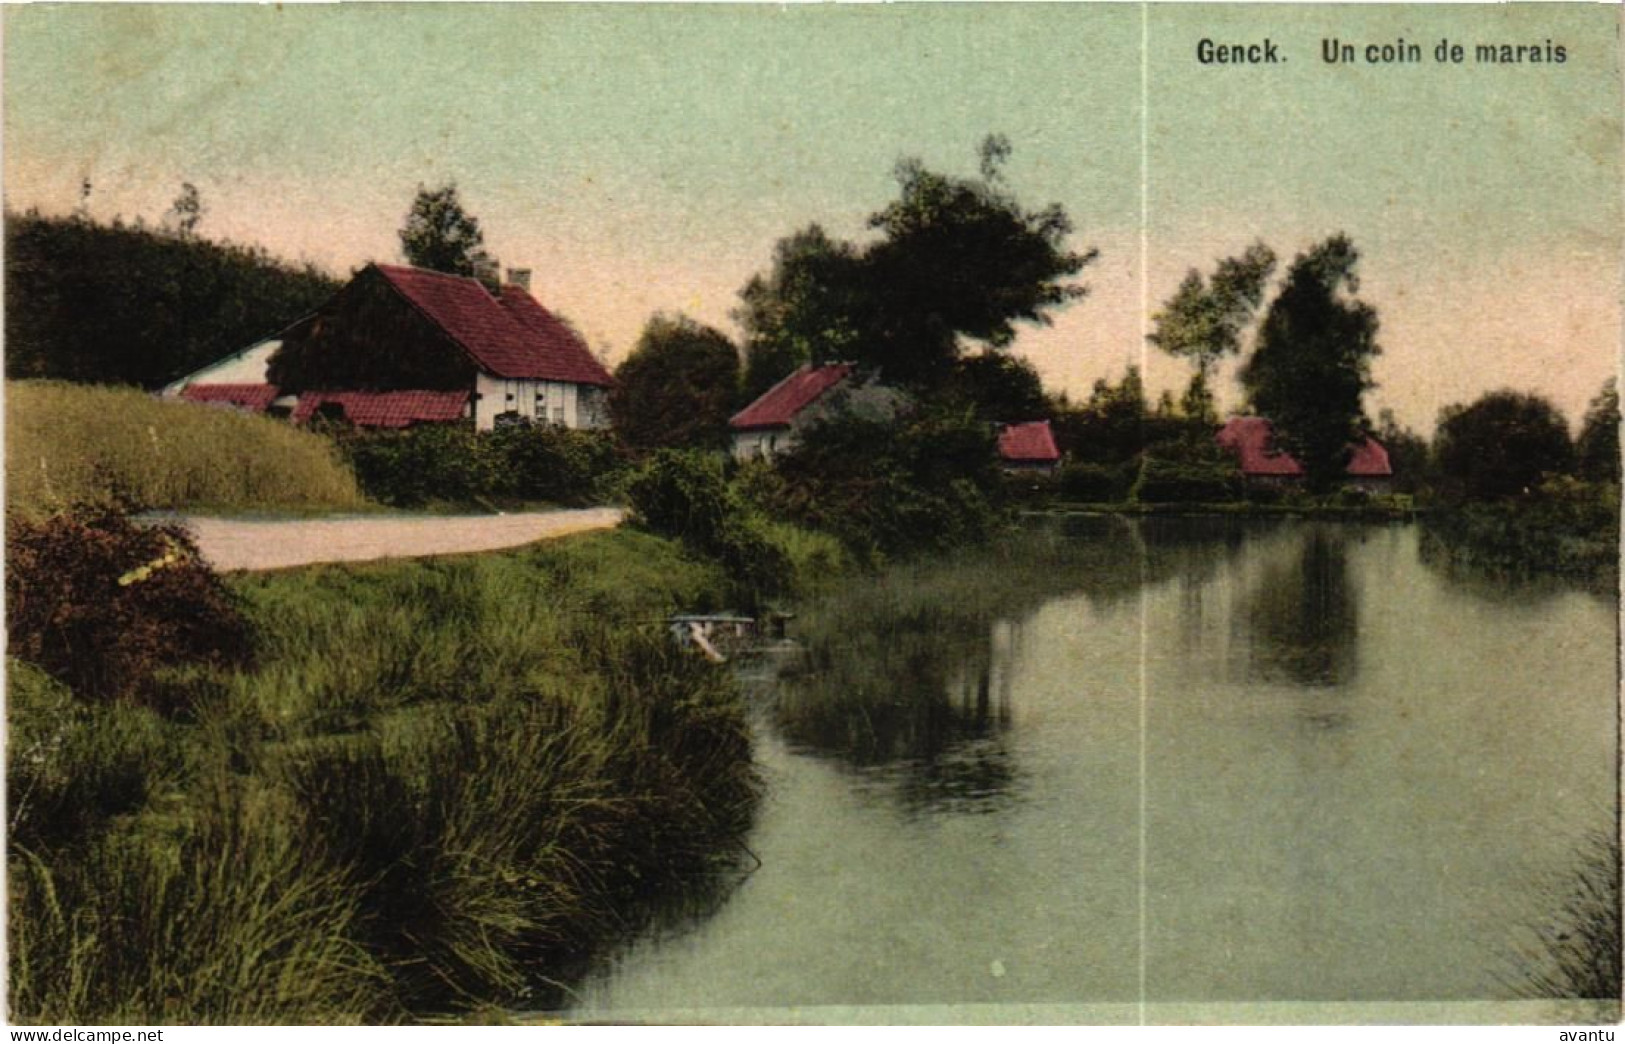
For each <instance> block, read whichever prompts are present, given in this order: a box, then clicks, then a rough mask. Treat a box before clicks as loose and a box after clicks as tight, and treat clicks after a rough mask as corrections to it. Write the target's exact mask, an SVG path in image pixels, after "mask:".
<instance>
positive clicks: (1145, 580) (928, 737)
mask: <svg viewBox="0 0 1625 1044" xmlns="http://www.w3.org/2000/svg"><path fill="white" fill-rule="evenodd" d="M1268 528H1269V526H1268V524H1266V525H1265V526H1262V527H1261V526H1260V525H1259V524H1258V523H1256V522H1248V521H1246V520H1241V519H1234V518H1213V519H1169V518H1144V519H1133V518H1127V517H1123V516H1111V517H1074V518H1069V519H1064V520H1060V521H1058V522H1055V521H1052V522H1050V523H1047V524H1041V525H1038V526H1035V527H1033V528H1032V529H1030V530H1029V531H1028V532H1027V533H1025V534H1023V536H1022V538H1021V539H1020V540H1019V541H1014V542H1012V543H1011V544H1010V545H1008V546H1006V547H1004V548H999V549H994V550H991V551H989V552H987V553H985V554H983V555H981V556H980V557H978V556H970V557H969V558H967V559H963V560H959V561H955V562H952V563H933V564H927V565H923V566H917V567H913V568H910V569H905V570H898V571H894V572H892V573H888V574H887V575H886V576H885V577H884V578H882V582H881V583H879V584H876V585H865V586H862V587H859V588H857V589H855V590H850V591H847V592H844V593H843V595H842V596H841V597H840V598H839V599H838V600H835V601H832V602H831V603H827V604H823V605H818V606H813V607H811V608H810V609H809V611H808V612H807V613H806V615H805V617H804V621H803V623H802V627H801V634H800V635H799V637H800V638H801V639H802V641H803V642H804V643H805V644H806V646H807V649H808V662H809V665H810V669H809V670H808V671H807V672H806V673H804V674H803V675H801V676H799V677H796V678H793V679H786V680H785V683H784V684H783V685H782V686H781V688H780V691H779V693H778V696H777V699H776V702H775V704H774V708H773V719H774V723H775V725H776V726H777V727H778V729H779V731H780V733H781V734H782V735H783V736H784V737H785V739H786V740H787V742H788V743H789V744H790V746H791V748H792V749H794V750H796V751H797V752H798V753H805V754H812V755H815V756H819V757H823V758H827V759H830V760H833V761H835V762H836V763H838V764H841V765H843V766H845V767H847V768H850V769H855V770H858V771H859V773H860V774H861V775H862V776H863V777H864V780H865V786H866V788H868V789H872V790H874V791H876V792H880V793H884V794H885V795H886V796H887V797H888V799H891V800H895V802H896V803H897V804H898V805H900V806H901V807H902V808H903V809H904V810H905V811H910V812H917V811H945V810H946V811H972V812H981V811H988V810H991V809H994V808H998V807H1002V806H1004V805H1006V804H1008V803H1009V801H1010V800H1011V799H1012V798H1014V797H1015V796H1016V795H1017V794H1018V793H1019V791H1020V786H1021V778H1022V771H1021V768H1020V765H1019V763H1018V760H1017V759H1016V757H1015V756H1014V755H1013V753H1012V750H1011V745H1010V743H1009V737H1008V733H1009V732H1010V730H1011V725H1012V720H1013V697H1012V678H1013V675H1014V672H1015V670H1016V667H1017V665H1018V664H1019V663H1021V662H1022V661H1023V659H1024V658H1026V659H1030V657H1031V651H1030V650H1028V651H1026V652H1025V653H1024V652H1023V650H1022V649H1021V645H1022V638H1023V634H1024V630H1023V621H1025V620H1027V619H1029V618H1030V617H1031V614H1032V613H1033V612H1034V611H1035V610H1036V609H1037V607H1039V606H1041V605H1043V604H1044V603H1046V602H1048V601H1050V600H1051V599H1053V598H1055V597H1057V596H1060V595H1082V596H1083V597H1084V598H1085V600H1086V601H1087V602H1088V603H1089V604H1090V605H1091V606H1093V607H1095V608H1097V609H1098V610H1099V611H1101V612H1111V611H1113V610H1114V608H1115V607H1118V606H1120V605H1121V604H1122V603H1124V602H1126V601H1129V600H1130V599H1133V598H1135V597H1137V595H1138V592H1140V591H1142V590H1143V589H1144V588H1145V587H1146V586H1147V585H1151V584H1157V583H1162V582H1167V581H1171V580H1174V579H1176V578H1177V580H1178V582H1179V583H1181V584H1183V585H1186V586H1188V587H1189V588H1191V589H1193V590H1195V589H1199V588H1201V587H1202V586H1203V585H1204V584H1206V583H1207V582H1208V581H1209V580H1211V578H1212V577H1213V576H1214V575H1215V574H1216V573H1217V572H1218V571H1219V570H1220V569H1221V568H1223V566H1224V563H1225V562H1227V561H1229V560H1230V559H1232V558H1233V557H1234V556H1235V555H1237V554H1238V553H1239V552H1240V551H1241V549H1242V548H1243V547H1244V546H1245V545H1246V542H1247V539H1248V535H1249V533H1256V532H1260V531H1263V530H1267V529H1268Z"/></svg>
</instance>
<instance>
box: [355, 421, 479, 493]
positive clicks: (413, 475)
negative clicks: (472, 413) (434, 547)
mask: <svg viewBox="0 0 1625 1044" xmlns="http://www.w3.org/2000/svg"><path fill="white" fill-rule="evenodd" d="M339 444H340V445H341V446H342V447H343V449H344V452H345V455H346V456H347V457H349V459H350V466H351V467H352V468H354V469H355V475H356V481H358V482H360V483H361V488H362V489H363V490H365V491H366V493H367V495H368V496H370V497H372V498H373V499H375V500H379V501H382V502H383V503H385V504H391V505H394V506H396V507H421V506H422V505H424V504H428V503H431V502H434V501H460V502H471V501H473V500H475V499H476V498H479V497H485V496H489V495H490V493H491V492H492V490H493V489H494V488H495V487H496V484H497V479H498V475H499V474H500V465H499V463H498V461H497V459H496V456H495V454H493V453H492V452H490V446H489V444H488V443H487V442H485V441H484V440H482V439H481V438H480V437H479V436H478V435H476V434H475V432H474V431H473V430H472V429H470V428H467V427H465V426H462V425H456V424H424V425H420V426H418V427H415V428H408V429H406V430H405V431H373V432H359V431H358V432H349V433H345V434H343V435H341V436H340V443H339Z"/></svg>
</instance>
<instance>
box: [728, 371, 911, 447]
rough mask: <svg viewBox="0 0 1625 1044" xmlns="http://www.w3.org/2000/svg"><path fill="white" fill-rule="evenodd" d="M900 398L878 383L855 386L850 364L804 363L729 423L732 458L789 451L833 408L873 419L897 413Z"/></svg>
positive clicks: (894, 392) (735, 415)
mask: <svg viewBox="0 0 1625 1044" xmlns="http://www.w3.org/2000/svg"><path fill="white" fill-rule="evenodd" d="M901 401H902V396H901V395H900V394H899V393H898V392H896V391H894V390H893V389H891V388H888V387H886V386H884V385H882V384H879V383H877V382H867V383H862V384H860V383H858V381H857V378H855V377H854V368H853V366H852V364H851V363H828V364H825V365H823V366H812V365H806V366H803V367H801V368H800V369H798V370H796V371H795V372H794V373H792V374H791V375H790V376H788V377H786V378H784V380H782V381H780V382H779V383H777V384H775V385H774V386H773V387H771V388H769V389H768V390H767V391H765V392H763V393H762V395H761V396H760V397H759V398H758V399H757V400H756V401H755V402H753V403H751V404H750V405H749V406H746V407H745V408H744V409H742V410H740V411H739V412H738V413H736V414H734V415H733V417H732V418H730V419H729V421H728V428H729V430H730V431H731V432H732V434H733V455H734V458H735V459H736V460H749V459H752V458H757V457H772V456H775V455H777V454H780V453H785V452H788V451H789V450H790V449H792V448H793V447H794V446H795V444H796V441H797V439H798V438H799V436H800V434H801V432H803V431H805V430H806V429H807V427H808V426H809V425H811V424H813V423H815V422H816V421H818V420H819V419H821V418H823V417H826V416H828V415H829V412H830V410H832V409H833V408H835V407H836V405H837V404H839V405H840V406H843V407H845V408H847V409H850V410H853V411H854V412H856V413H858V414H860V415H864V416H869V417H874V418H882V417H890V416H892V415H893V414H895V413H896V411H897V407H898V405H899V403H900V402H901Z"/></svg>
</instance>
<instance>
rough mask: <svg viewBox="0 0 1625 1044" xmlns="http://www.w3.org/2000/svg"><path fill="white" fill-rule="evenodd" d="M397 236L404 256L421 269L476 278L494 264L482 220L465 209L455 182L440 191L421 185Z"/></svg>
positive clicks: (439, 189) (447, 184) (439, 188)
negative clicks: (484, 269) (486, 241)
mask: <svg viewBox="0 0 1625 1044" xmlns="http://www.w3.org/2000/svg"><path fill="white" fill-rule="evenodd" d="M397 234H398V235H399V236H400V240H401V254H402V256H404V257H405V258H406V262H407V264H410V265H415V266H416V267H418V268H427V269H430V270H432V271H435V272H445V273H448V274H450V275H459V276H473V275H477V274H479V271H480V270H481V268H482V267H483V266H484V265H486V264H488V263H489V262H490V261H491V255H490V254H487V253H486V252H485V233H484V232H482V231H480V222H479V219H478V218H476V217H474V215H472V214H470V213H469V212H468V211H467V210H465V209H464V207H463V201H462V199H461V198H460V197H459V196H458V194H457V185H456V183H455V182H449V181H448V182H447V183H446V184H444V185H441V186H440V187H438V188H428V187H426V186H424V185H421V184H420V185H419V186H418V194H417V196H416V198H414V199H413V200H412V209H411V210H409V211H407V213H406V223H405V224H403V225H402V226H401V229H400V232H399V233H397Z"/></svg>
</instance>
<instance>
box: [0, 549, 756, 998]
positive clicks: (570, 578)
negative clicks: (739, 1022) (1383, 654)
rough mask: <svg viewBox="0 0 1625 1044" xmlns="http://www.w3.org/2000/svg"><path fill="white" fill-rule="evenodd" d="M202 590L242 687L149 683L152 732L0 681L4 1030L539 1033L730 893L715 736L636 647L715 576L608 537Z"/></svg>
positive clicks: (720, 715) (741, 801) (125, 705)
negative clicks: (6, 716)
mask: <svg viewBox="0 0 1625 1044" xmlns="http://www.w3.org/2000/svg"><path fill="white" fill-rule="evenodd" d="M231 587H232V589H233V590H234V592H235V594H236V595H237V597H239V598H240V599H241V604H242V606H243V608H244V611H245V613H246V616H247V618H248V619H249V621H250V622H251V623H252V624H253V625H254V628H255V631H256V635H257V638H256V648H255V650H254V660H253V663H254V665H253V666H252V667H249V668H243V669H236V670H218V669H206V668H199V667H193V668H179V669H173V670H170V671H169V672H167V673H166V674H165V676H164V677H163V678H162V679H161V685H162V686H164V687H165V692H164V694H163V695H162V697H161V698H159V699H155V700H154V701H152V703H151V705H152V706H158V707H163V708H166V713H164V714H160V713H158V712H156V711H154V710H151V709H148V708H147V707H146V706H140V705H135V704H132V703H129V702H113V703H94V702H91V701H90V700H87V699H85V698H84V697H82V696H80V695H78V694H76V693H73V692H71V691H68V690H67V689H66V688H65V687H64V686H62V685H61V684H59V683H58V682H56V681H54V680H53V679H50V678H48V677H46V676H44V675H43V674H42V673H41V672H39V671H37V670H33V669H31V668H29V667H27V666H26V665H19V664H17V663H15V662H13V664H12V669H13V674H12V682H11V691H10V697H11V699H10V711H9V713H10V724H11V745H10V755H9V760H8V766H7V771H8V786H9V788H10V793H11V795H12V802H11V807H12V812H11V817H12V818H11V823H10V824H9V825H10V828H11V829H10V847H9V853H8V855H9V866H10V871H11V878H12V905H11V918H10V953H11V1004H12V1017H13V1019H14V1020H17V1021H23V1022H70V1023H71V1022H77V1023H102V1022H121V1023H137V1024H141V1023H164V1022H205V1023H231V1022H250V1023H267V1022H268V1023H301V1022H348V1021H365V1022H387V1021H398V1020H412V1019H421V1018H425V1017H437V1016H444V1015H450V1014H457V1013H463V1014H465V1015H466V1014H467V1013H470V1012H472V1013H475V1014H476V1015H477V1014H478V1012H480V1011H481V1010H486V1009H489V1008H490V1007H491V1006H504V1007H525V1006H545V1005H548V1004H553V1003H557V1002H558V1001H559V999H560V998H561V997H564V996H567V989H568V985H569V983H570V981H571V980H572V979H573V978H574V977H575V976H577V975H578V974H579V973H580V972H581V970H582V969H583V968H584V967H585V966H586V965H587V963H588V962H590V961H591V960H592V958H593V957H594V955H596V954H600V953H602V952H603V950H604V948H605V947H606V946H607V945H609V944H610V943H611V941H613V940H617V939H621V938H624V937H625V935H626V934H627V933H628V932H629V931H630V930H632V929H633V928H635V927H636V926H637V925H638V924H639V923H642V922H643V921H645V920H647V919H648V918H650V917H653V916H655V915H656V913H657V911H658V909H659V908H660V905H661V903H662V902H663V901H664V900H665V899H667V898H669V897H670V896H672V895H674V894H682V895H683V896H684V897H686V898H687V899H688V900H690V901H695V900H698V901H704V900H705V898H706V897H707V896H710V895H715V894H718V893H720V892H722V891H725V890H726V889H727V888H728V887H729V886H730V885H731V883H732V882H734V881H736V880H737V871H736V867H735V858H736V856H737V854H738V852H739V851H740V849H739V845H740V842H741V839H742V837H743V835H744V832H745V830H746V829H747V827H748V824H749V822H750V819H751V816H752V814H753V809H754V803H755V798H756V794H757V789H758V783H757V780H756V778H755V775H754V772H753V769H752V767H751V759H750V748H749V736H748V732H747V730H746V727H745V721H744V717H743V712H742V709H741V706H740V704H739V702H738V699H737V695H736V693H735V690H734V689H733V686H732V682H731V679H730V677H729V676H728V675H727V674H726V672H725V671H723V670H721V669H719V668H716V667H713V666H711V665H709V664H706V663H705V662H703V661H701V660H699V659H698V658H695V657H691V656H686V655H682V654H680V653H678V652H677V651H675V650H674V649H673V648H672V647H671V645H670V643H669V642H668V640H667V639H666V637H665V634H664V630H663V627H662V621H663V618H664V617H665V615H666V614H667V613H669V612H670V611H671V610H673V609H674V608H677V607H684V608H688V607H695V606H706V605H719V604H721V603H722V602H723V601H724V600H725V599H726V597H727V584H726V578H725V577H724V576H723V575H722V574H721V572H720V571H719V570H718V569H716V568H715V567H713V566H710V565H706V564H703V563H701V562H698V561H696V560H694V559H692V558H691V557H688V556H685V555H683V554H682V553H680V552H679V551H678V550H677V549H676V547H675V546H674V545H673V544H671V543H669V542H667V541H664V540H660V539H657V538H654V537H651V536H647V535H644V534H639V533H635V532H625V531H617V532H611V533H599V534H592V535H584V536H579V537H574V538H569V539H566V540H562V541H557V542H553V543H549V544H545V545H536V546H534V547H532V548H528V549H524V550H521V551H516V552H511V553H504V554H495V555H485V556H477V557H466V558H458V559H442V560H432V561H416V562H408V563H390V564H379V565H369V566H362V567H355V568H339V567H322V568H313V569H302V570H293V571H289V572H286V573H279V574H274V575H260V576H248V577H239V578H235V579H233V580H232V581H231ZM171 708H172V709H171Z"/></svg>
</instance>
